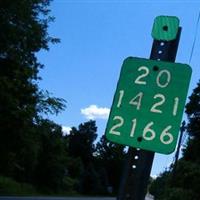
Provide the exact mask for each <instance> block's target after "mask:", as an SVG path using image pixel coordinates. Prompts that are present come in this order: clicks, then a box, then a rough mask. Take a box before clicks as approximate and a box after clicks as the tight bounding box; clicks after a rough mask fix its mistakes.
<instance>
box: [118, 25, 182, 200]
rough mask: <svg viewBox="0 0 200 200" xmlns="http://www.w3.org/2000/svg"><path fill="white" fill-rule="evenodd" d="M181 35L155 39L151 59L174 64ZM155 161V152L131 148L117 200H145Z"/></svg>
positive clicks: (178, 33)
mask: <svg viewBox="0 0 200 200" xmlns="http://www.w3.org/2000/svg"><path fill="white" fill-rule="evenodd" d="M161 27H162V29H163V31H165V30H168V29H169V27H168V26H167V25H165V24H161ZM180 35H181V27H178V32H177V34H176V36H175V38H173V39H172V40H169V41H166V40H162V39H160V40H158V39H155V38H154V41H153V45H152V49H151V54H150V59H151V60H162V61H169V62H174V61H175V58H176V53H177V49H178V44H179V39H180ZM160 51H162V53H160ZM153 159H154V152H152V151H146V150H141V149H140V150H139V149H136V148H132V147H129V150H128V153H127V158H126V161H125V165H124V171H123V174H122V178H121V183H120V188H119V194H118V197H117V200H144V199H145V195H146V192H147V185H148V181H149V177H150V172H151V168H152V163H153Z"/></svg>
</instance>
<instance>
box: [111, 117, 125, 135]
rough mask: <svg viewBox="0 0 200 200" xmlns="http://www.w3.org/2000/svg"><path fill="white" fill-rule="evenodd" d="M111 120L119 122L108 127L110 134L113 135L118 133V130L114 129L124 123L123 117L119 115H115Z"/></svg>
mask: <svg viewBox="0 0 200 200" xmlns="http://www.w3.org/2000/svg"><path fill="white" fill-rule="evenodd" d="M113 120H114V121H115V120H118V121H119V123H117V124H115V125H114V126H113V127H112V128H111V129H110V132H109V133H110V134H113V135H120V132H119V131H116V129H117V128H119V127H121V126H122V125H123V124H124V119H123V118H122V117H120V116H115V117H114V118H113Z"/></svg>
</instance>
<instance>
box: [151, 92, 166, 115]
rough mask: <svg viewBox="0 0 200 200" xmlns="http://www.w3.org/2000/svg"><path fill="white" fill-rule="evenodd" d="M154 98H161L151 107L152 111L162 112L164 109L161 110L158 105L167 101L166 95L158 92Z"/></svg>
mask: <svg viewBox="0 0 200 200" xmlns="http://www.w3.org/2000/svg"><path fill="white" fill-rule="evenodd" d="M153 98H154V99H157V98H159V99H160V101H158V102H156V103H155V104H154V105H153V106H152V107H151V110H150V111H151V112H155V113H162V110H159V109H158V108H157V107H158V106H161V105H162V104H164V103H165V96H164V95H162V94H156V95H155V96H154V97H153Z"/></svg>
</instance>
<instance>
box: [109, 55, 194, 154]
mask: <svg viewBox="0 0 200 200" xmlns="http://www.w3.org/2000/svg"><path fill="white" fill-rule="evenodd" d="M191 73H192V70H191V68H190V66H188V65H186V64H179V63H169V62H163V61H155V60H148V59H142V58H134V57H129V58H127V59H126V60H125V61H124V63H123V66H122V69H121V73H120V78H119V81H118V84H117V89H116V92H115V95H114V100H113V104H112V108H111V112H110V116H109V119H108V123H107V127H106V137H107V139H108V140H110V141H112V142H116V143H119V144H123V145H128V146H132V147H137V148H141V149H145V150H150V151H155V152H159V153H163V154H169V153H171V152H173V151H174V149H175V146H176V142H177V138H178V133H179V127H180V123H181V119H182V114H183V110H184V106H185V101H186V96H187V91H188V87H189V82H190V77H191Z"/></svg>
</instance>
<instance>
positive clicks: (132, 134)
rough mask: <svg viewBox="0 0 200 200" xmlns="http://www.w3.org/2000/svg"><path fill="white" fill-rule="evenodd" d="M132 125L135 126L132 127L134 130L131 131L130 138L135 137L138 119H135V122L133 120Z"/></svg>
mask: <svg viewBox="0 0 200 200" xmlns="http://www.w3.org/2000/svg"><path fill="white" fill-rule="evenodd" d="M132 123H133V125H132V129H131V134H130V137H133V136H134V133H135V127H136V123H137V120H136V119H133V120H132Z"/></svg>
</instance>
